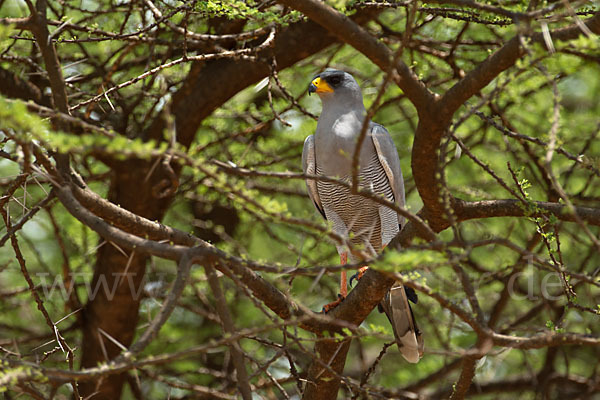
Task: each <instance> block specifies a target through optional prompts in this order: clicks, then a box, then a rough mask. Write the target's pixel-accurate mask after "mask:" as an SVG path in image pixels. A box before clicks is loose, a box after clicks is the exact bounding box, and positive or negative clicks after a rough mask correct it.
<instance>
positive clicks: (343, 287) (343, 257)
mask: <svg viewBox="0 0 600 400" xmlns="http://www.w3.org/2000/svg"><path fill="white" fill-rule="evenodd" d="M340 264H341V265H345V264H348V253H346V252H344V253H342V254H340ZM346 279H347V276H346V270H342V274H341V276H340V293H339V294H338V298H337V300H336V301H334V302H331V303H329V304H325V305H324V306H323V312H324V313H328V312H329V311H331V310H333V309H334V308H336V307H337V306H338V305H339V304H340V303H341V302H342V301H344V299H345V298H346V296H347V295H348V283H347V281H346Z"/></svg>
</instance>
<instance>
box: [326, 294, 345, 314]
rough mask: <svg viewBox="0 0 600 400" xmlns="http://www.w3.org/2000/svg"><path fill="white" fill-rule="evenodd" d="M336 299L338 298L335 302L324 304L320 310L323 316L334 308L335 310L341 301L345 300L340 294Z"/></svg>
mask: <svg viewBox="0 0 600 400" xmlns="http://www.w3.org/2000/svg"><path fill="white" fill-rule="evenodd" d="M337 297H338V298H337V300H336V301H333V302H331V303H329V304H325V305H324V306H323V308H322V309H321V312H322V313H323V314H327V313H328V312H329V311H331V310H333V309H334V308H336V307H337V306H338V305H340V303H341V302H342V301H344V300H345V299H346V298H345V297H344V296H343V295H342V294H341V293H338V295H337Z"/></svg>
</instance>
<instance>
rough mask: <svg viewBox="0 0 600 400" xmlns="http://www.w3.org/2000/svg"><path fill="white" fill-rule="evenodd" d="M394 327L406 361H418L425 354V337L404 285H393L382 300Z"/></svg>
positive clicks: (397, 341)
mask: <svg viewBox="0 0 600 400" xmlns="http://www.w3.org/2000/svg"><path fill="white" fill-rule="evenodd" d="M381 305H382V307H383V311H384V312H385V315H386V316H387V317H388V319H389V320H390V323H391V324H392V328H393V329H394V336H395V337H396V343H397V344H398V347H399V349H400V352H401V353H402V356H403V357H404V358H405V359H406V361H408V362H410V363H417V362H419V359H420V358H421V357H422V356H423V347H424V346H423V337H422V336H421V332H420V331H419V328H418V327H417V324H416V322H415V318H414V315H413V313H412V310H411V308H410V305H409V304H408V298H407V297H406V291H405V290H404V287H403V286H402V285H396V286H394V287H392V288H391V289H390V290H389V292H387V294H386V295H385V297H384V299H383V301H382V302H381Z"/></svg>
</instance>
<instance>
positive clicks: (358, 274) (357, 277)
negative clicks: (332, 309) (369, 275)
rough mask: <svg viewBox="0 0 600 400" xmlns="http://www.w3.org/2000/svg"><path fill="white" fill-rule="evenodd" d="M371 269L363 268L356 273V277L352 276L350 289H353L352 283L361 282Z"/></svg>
mask: <svg viewBox="0 0 600 400" xmlns="http://www.w3.org/2000/svg"><path fill="white" fill-rule="evenodd" d="M368 269H369V267H361V268H359V269H358V272H357V273H355V274H354V275H352V276H351V277H350V287H352V281H353V280H355V279H356V282H358V281H360V280H361V279H362V277H363V275H364V274H365V272H367V270H368Z"/></svg>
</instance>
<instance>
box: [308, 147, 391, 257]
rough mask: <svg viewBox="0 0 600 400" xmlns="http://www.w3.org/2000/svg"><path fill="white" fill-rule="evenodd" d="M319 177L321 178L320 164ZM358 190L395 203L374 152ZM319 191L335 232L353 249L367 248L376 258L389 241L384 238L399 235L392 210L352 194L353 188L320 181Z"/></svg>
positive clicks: (348, 180)
mask: <svg viewBox="0 0 600 400" xmlns="http://www.w3.org/2000/svg"><path fill="white" fill-rule="evenodd" d="M317 174H318V175H320V174H322V172H321V171H320V169H319V165H318V163H317ZM338 178H339V179H340V180H343V181H345V182H348V183H350V182H351V181H352V177H351V176H350V175H347V176H343V177H338ZM359 187H360V188H361V189H367V190H370V191H371V192H373V193H375V194H376V195H380V196H384V197H385V198H386V199H388V200H390V201H393V200H394V195H393V192H392V188H391V185H390V184H389V182H388V178H387V175H386V174H385V171H384V169H383V167H382V166H381V163H380V162H379V159H378V158H377V154H376V153H375V152H374V153H373V158H372V159H371V160H370V162H369V163H368V164H367V166H366V167H363V168H362V169H361V170H360V171H359ZM317 190H318V192H319V197H320V198H321V202H322V203H323V208H324V211H325V215H326V216H327V220H329V221H331V222H332V224H333V230H334V231H335V232H337V233H338V234H341V235H344V236H347V237H350V243H352V245H353V246H365V247H366V250H367V252H368V253H371V254H372V255H374V254H375V253H378V252H379V251H381V249H382V247H383V245H385V244H387V242H388V241H389V240H388V239H387V238H386V237H385V236H389V232H390V230H391V231H393V232H397V231H398V216H397V214H396V213H395V212H394V211H393V210H391V209H389V208H387V207H382V206H380V205H379V204H378V203H376V202H374V201H373V200H371V199H368V198H366V197H363V196H359V195H353V194H351V191H350V188H347V187H344V186H340V185H337V184H335V183H331V182H323V181H317ZM382 224H383V225H384V229H383V230H382ZM382 232H383V233H384V235H383V237H382Z"/></svg>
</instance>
